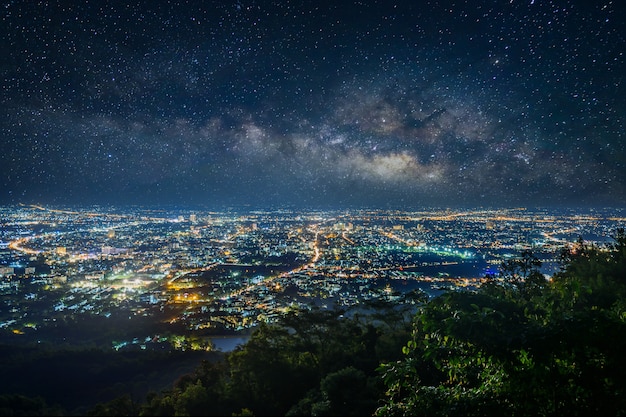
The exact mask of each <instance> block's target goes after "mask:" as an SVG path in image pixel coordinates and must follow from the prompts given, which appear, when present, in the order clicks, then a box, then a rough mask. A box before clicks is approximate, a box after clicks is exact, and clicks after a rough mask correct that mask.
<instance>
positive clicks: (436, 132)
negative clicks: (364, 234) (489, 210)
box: [0, 0, 626, 208]
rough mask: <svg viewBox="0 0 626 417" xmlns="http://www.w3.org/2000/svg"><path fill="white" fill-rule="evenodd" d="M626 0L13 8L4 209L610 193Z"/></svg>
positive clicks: (610, 201)
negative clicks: (21, 205)
mask: <svg viewBox="0 0 626 417" xmlns="http://www.w3.org/2000/svg"><path fill="white" fill-rule="evenodd" d="M624 16H625V14H624V5H623V4H622V3H620V2H616V1H605V2H588V1H578V0H576V1H565V2H555V1H540V0H526V1H517V0H511V1H507V2H490V1H471V2H470V1H461V2H448V1H444V2H414V1H350V2H304V1H286V2H269V1H244V0H241V1H232V2H223V1H220V2H217V1H202V2H196V1H187V2H152V1H146V2H132V3H127V2H117V1H105V2H58V3H57V2H45V1H44V2H37V3H34V2H27V1H7V2H5V4H4V7H3V10H2V17H1V20H2V24H1V25H0V39H1V41H2V45H3V49H4V59H3V63H2V89H1V92H0V102H1V103H2V117H0V135H1V137H0V167H1V168H0V171H1V173H2V175H1V176H0V203H2V204H16V203H26V204H30V203H36V204H53V205H54V204H57V205H71V204H149V205H154V204H203V205H207V206H212V207H215V206H223V205H231V204H232V205H246V206H252V207H264V206H273V207H276V206H278V207H280V206H295V207H392V208H396V207H398V208H416V207H425V206H500V207H503V206H518V205H523V206H611V207H623V206H624V202H625V198H626V182H625V181H626V179H625V178H626V176H624V171H625V166H624V164H625V161H626V158H625V156H626V149H625V147H624V130H625V129H624V124H625V120H624V118H625V115H626V105H625V104H626V100H625V99H624V97H626V91H625V83H624V74H625V73H626V66H625V65H624V59H625V57H624V45H625V33H626V31H625V19H624Z"/></svg>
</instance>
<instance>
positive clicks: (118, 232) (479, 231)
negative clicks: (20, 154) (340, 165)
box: [0, 205, 626, 349]
mask: <svg viewBox="0 0 626 417" xmlns="http://www.w3.org/2000/svg"><path fill="white" fill-rule="evenodd" d="M0 215H1V217H0V219H1V220H0V221H1V227H0V294H1V296H2V297H1V300H2V302H1V304H0V334H1V337H2V338H3V340H6V341H7V342H10V343H20V342H23V341H38V342H40V343H69V344H76V343H87V342H89V343H95V344H100V345H102V344H104V345H108V346H110V347H113V348H116V349H121V348H137V349H146V348H149V347H150V348H155V347H158V348H164V347H167V348H170V349H171V348H181V349H187V348H191V349H198V348H200V349H210V348H211V347H212V346H213V344H214V342H215V340H217V338H219V337H221V336H224V335H228V336H231V337H233V336H236V335H239V334H241V335H245V334H246V332H247V331H248V330H249V329H251V328H253V327H254V326H255V325H257V324H258V323H260V322H271V321H272V320H274V319H275V318H277V317H278V316H280V315H281V314H282V313H284V312H285V311H288V310H289V309H292V308H305V309H306V308H313V307H319V308H335V307H339V308H342V307H353V306H357V305H359V304H363V303H367V301H368V300H377V299H386V300H393V299H394V298H395V297H401V296H403V295H406V294H407V293H410V292H411V291H413V290H422V291H424V292H425V293H426V294H427V295H428V296H430V297H433V296H436V295H437V294H438V293H440V292H441V291H444V290H464V289H468V288H469V289H471V288H475V287H477V286H479V285H480V284H481V283H482V282H484V280H485V279H486V277H488V276H493V275H496V274H497V273H498V267H499V265H500V264H501V263H502V262H503V261H505V260H507V259H511V258H514V257H516V256H519V254H520V252H521V251H522V250H524V249H530V250H532V252H533V254H534V255H535V256H537V258H538V259H539V260H541V262H542V272H544V274H545V276H546V277H547V278H549V277H550V276H551V275H552V274H553V273H554V272H556V271H558V268H559V262H558V258H559V253H560V251H561V250H562V249H563V248H565V247H568V246H569V245H572V244H573V243H575V242H576V241H577V240H578V239H579V238H582V239H583V240H584V241H585V242H586V243H588V244H593V245H597V246H600V247H601V246H603V245H606V244H607V243H610V242H612V238H611V236H612V235H613V234H614V232H615V230H616V229H617V228H619V227H624V224H626V218H625V215H624V213H623V211H622V210H617V209H613V210H612V209H606V210H597V209H596V210H593V209H589V210H579V211H576V210H564V209H561V210H548V209H526V208H512V209H475V210H466V211H461V210H452V209H436V210H435V209H433V210H421V211H393V210H336V211H329V210H326V211H321V210H310V211H301V210H298V211H290V210H284V209H283V210H248V211H243V210H225V211H220V212H216V211H208V210H204V211H203V210H191V209H165V208H164V209H156V208H152V209H146V208H140V207H126V208H119V207H98V206H90V207H77V208H71V209H66V208H64V209H58V208H51V207H43V206H36V205H29V206H26V205H16V206H4V207H2V208H1V209H0Z"/></svg>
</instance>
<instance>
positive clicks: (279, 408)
mask: <svg viewBox="0 0 626 417" xmlns="http://www.w3.org/2000/svg"><path fill="white" fill-rule="evenodd" d="M539 267H540V262H539V261H538V260H537V259H536V258H535V257H534V256H533V254H532V252H530V251H525V252H523V253H521V254H520V257H519V258H517V259H512V260H509V261H507V262H505V263H503V264H502V265H501V268H500V272H499V273H498V275H497V276H494V277H491V278H492V279H491V280H490V282H488V283H487V284H484V285H483V286H481V287H480V288H479V289H478V290H476V291H449V292H446V293H444V294H442V295H440V296H437V297H436V298H434V299H431V300H429V299H428V298H427V297H426V296H425V295H424V294H421V293H417V292H414V293H408V294H404V295H400V294H396V295H391V296H390V297H389V300H387V301H382V302H376V303H369V304H367V303H364V304H363V305H361V306H359V308H358V309H350V310H340V309H337V310H333V311H328V310H312V311H292V312H289V313H287V314H286V315H285V316H284V318H283V319H282V321H281V322H280V323H276V324H262V325H260V326H259V327H258V328H257V330H256V331H255V332H254V333H253V335H252V336H251V338H250V340H249V342H248V343H247V344H245V345H243V346H240V347H238V348H237V349H236V350H234V351H232V352H229V353H226V354H223V356H221V357H216V358H212V359H202V360H200V362H199V363H200V365H199V366H198V367H196V368H194V369H193V370H192V371H190V372H186V373H182V374H181V375H180V376H179V378H177V379H176V380H175V381H174V380H172V381H174V382H172V383H171V384H170V385H169V386H168V387H166V388H164V389H156V388H152V390H151V391H150V392H148V393H147V394H146V395H145V396H143V397H138V396H137V395H136V394H133V393H129V392H126V393H124V394H120V395H116V396H113V397H110V398H112V399H111V400H106V401H98V402H96V403H93V405H92V406H91V407H87V408H85V407H83V408H80V409H76V408H68V407H67V405H63V404H61V405H59V401H58V400H55V398H60V397H54V396H52V397H51V396H46V395H43V394H37V391H35V390H30V391H29V390H28V389H26V388H25V389H24V390H23V392H22V393H19V392H18V393H16V392H15V391H6V392H11V393H10V394H7V395H4V396H2V397H0V414H2V415H72V414H76V413H79V412H82V413H83V415H92V416H105V415H111V416H112V415H117V416H124V415H128V416H130V415H136V416H157V415H178V416H184V415H202V416H209V415H222V416H236V415H239V416H243V415H256V416H263V415H293V416H296V415H318V416H331V415H337V416H349V415H375V416H438V415H439V416H490V415H493V416H526V415H533V416H566V415H567V416H576V415H579V416H620V415H625V414H626V234H625V233H624V230H623V229H620V230H618V231H617V233H616V235H615V237H614V242H613V243H612V244H611V245H610V246H609V247H607V248H598V247H594V246H590V245H587V244H585V242H583V241H582V240H581V241H579V242H578V244H577V245H576V246H575V247H574V248H570V249H564V250H563V253H562V267H561V271H560V272H559V273H557V274H555V275H554V276H553V277H552V279H551V280H546V279H545V278H544V276H543V275H542V274H541V273H540V272H539ZM30 354H32V353H25V355H30ZM75 356H78V354H76V353H75ZM103 357H104V356H103ZM120 360H121V359H120ZM136 360H137V361H141V360H142V359H139V358H137V359H136ZM144 360H145V359H144ZM170 360H171V361H174V360H175V358H174V357H171V358H170ZM132 363H133V362H132V361H130V360H129V362H128V363H125V364H124V366H123V369H125V372H126V375H125V378H126V379H125V380H122V381H120V380H115V378H113V377H111V379H110V382H111V386H110V389H111V390H112V392H115V393H117V392H119V389H123V388H124V387H127V385H125V384H126V383H127V381H128V380H133V378H137V380H138V381H141V380H144V379H146V378H145V377H141V378H139V377H138V375H139V374H141V372H146V368H145V367H141V366H139V367H137V366H136V365H132ZM105 365H106V362H103V363H102V369H101V372H102V373H103V374H105V375H108V373H107V372H108V370H110V368H111V367H110V366H109V367H107V366H105ZM144 365H145V364H144ZM151 365H153V368H152V371H153V372H154V374H151V375H152V377H151V379H157V378H158V375H159V373H160V372H161V371H160V370H162V369H166V366H167V358H160V359H159V361H158V362H157V361H154V362H153V363H151ZM133 366H135V368H133ZM133 369H134V371H133ZM170 371H171V369H170ZM58 372H60V373H62V372H63V370H61V369H60V370H58ZM95 372H96V371H94V370H93V369H85V370H84V373H85V374H87V375H91V376H93V380H92V381H91V384H92V385H91V387H92V388H93V387H94V386H96V385H97V384H96V381H99V379H98V378H97V376H98V375H96V374H94V373H95ZM78 374H80V372H78ZM116 375H117V374H116ZM141 375H146V374H145V373H144V374H141ZM48 383H50V384H51V385H50V387H49V392H54V393H56V392H57V391H60V390H61V389H62V386H57V387H55V386H54V385H53V384H54V383H53V382H52V380H50V381H48ZM3 384H4V385H6V384H7V382H6V381H5V382H3ZM116 387H117V388H118V389H117V390H116ZM55 390H56V391H55ZM144 390H145V386H144ZM35 394H36V395H35ZM55 395H57V394H55ZM58 395H62V394H60V393H59V394H58ZM65 404H67V403H65Z"/></svg>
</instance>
